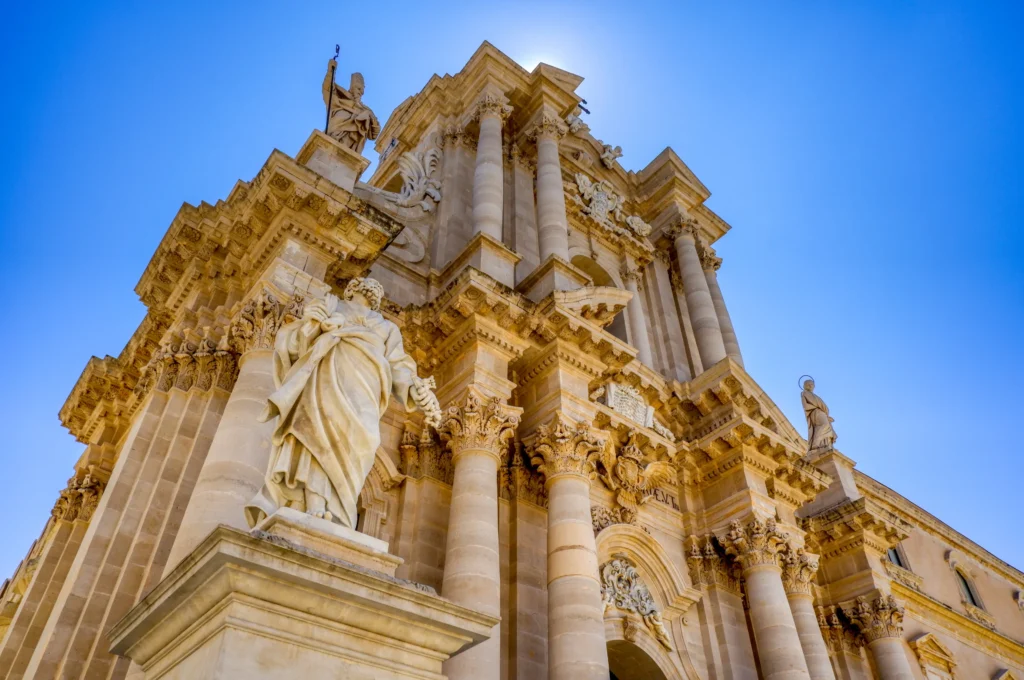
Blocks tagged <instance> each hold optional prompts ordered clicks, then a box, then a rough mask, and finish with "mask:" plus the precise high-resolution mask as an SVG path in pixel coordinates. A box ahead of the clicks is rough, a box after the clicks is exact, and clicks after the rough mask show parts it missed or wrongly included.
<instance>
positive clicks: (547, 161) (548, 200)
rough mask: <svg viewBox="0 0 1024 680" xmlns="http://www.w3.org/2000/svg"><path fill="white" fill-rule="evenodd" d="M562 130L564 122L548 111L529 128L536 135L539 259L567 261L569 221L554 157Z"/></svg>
mask: <svg viewBox="0 0 1024 680" xmlns="http://www.w3.org/2000/svg"><path fill="white" fill-rule="evenodd" d="M565 132H566V126H565V123H563V122H562V121H561V120H559V119H558V117H556V116H553V115H548V114H545V115H543V116H541V119H540V121H539V122H538V123H537V127H536V128H534V130H533V134H534V135H535V136H536V138H537V230H538V232H539V234H540V260H541V262H543V261H544V260H546V259H547V258H549V257H551V256H552V255H557V256H558V257H560V258H562V259H563V260H565V261H566V262H568V261H569V221H568V218H567V217H566V215H565V190H564V189H563V188H562V165H561V162H560V161H559V156H558V140H560V139H561V138H562V137H563V136H564V135H565Z"/></svg>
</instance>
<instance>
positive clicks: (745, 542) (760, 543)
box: [723, 517, 786, 569]
mask: <svg viewBox="0 0 1024 680" xmlns="http://www.w3.org/2000/svg"><path fill="white" fill-rule="evenodd" d="M723 543H724V544H725V550H726V552H727V553H728V554H730V555H733V556H734V557H735V558H736V559H737V560H738V561H739V563H740V564H741V565H742V566H743V569H751V568H753V567H758V566H764V565H778V560H777V556H778V554H779V551H780V549H781V548H782V547H783V546H784V545H785V543H786V535H785V534H784V533H782V532H781V531H779V530H778V529H776V528H775V520H774V519H767V520H764V521H762V520H760V519H757V518H756V517H755V518H754V519H753V520H751V521H750V522H748V523H747V525H746V526H744V525H742V524H741V523H740V522H738V521H733V523H732V524H730V525H729V533H727V534H726V535H725V540H724V541H723Z"/></svg>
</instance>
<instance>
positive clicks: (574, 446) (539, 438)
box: [529, 413, 608, 482]
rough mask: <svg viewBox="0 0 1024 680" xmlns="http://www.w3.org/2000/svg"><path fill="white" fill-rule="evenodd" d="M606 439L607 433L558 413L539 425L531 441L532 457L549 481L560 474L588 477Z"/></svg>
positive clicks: (530, 450) (532, 460)
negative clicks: (547, 421)
mask: <svg viewBox="0 0 1024 680" xmlns="http://www.w3.org/2000/svg"><path fill="white" fill-rule="evenodd" d="M607 439H608V434H607V433H604V432H602V431H601V430H596V429H593V428H591V427H590V426H589V425H588V424H587V423H585V422H583V421H573V420H571V419H569V418H567V417H566V416H564V415H562V414H561V413H556V414H555V417H554V418H553V419H552V420H551V422H550V423H548V424H547V425H541V426H540V427H539V428H537V433H536V435H534V438H533V441H531V442H530V444H529V452H530V460H531V462H532V463H533V464H534V465H535V466H537V468H538V469H539V470H540V471H541V474H543V475H544V477H545V478H546V480H547V481H548V482H550V481H551V480H552V479H553V478H555V477H558V476H560V475H578V476H581V477H586V478H587V479H589V478H590V475H591V473H592V472H593V471H594V468H595V464H596V459H597V456H598V455H599V454H600V453H601V451H602V450H603V449H604V446H605V442H606V441H607Z"/></svg>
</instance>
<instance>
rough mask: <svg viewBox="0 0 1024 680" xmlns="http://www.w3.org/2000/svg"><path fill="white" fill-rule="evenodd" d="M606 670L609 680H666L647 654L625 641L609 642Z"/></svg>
mask: <svg viewBox="0 0 1024 680" xmlns="http://www.w3.org/2000/svg"><path fill="white" fill-rule="evenodd" d="M608 669H609V671H610V673H609V677H610V678H611V680H668V676H667V675H665V672H664V671H663V670H661V667H660V666H659V665H658V663H657V662H656V661H655V660H654V659H653V658H651V656H650V655H649V654H648V653H647V652H645V651H644V650H642V649H641V648H640V647H638V646H637V645H635V644H633V643H632V642H628V641H626V640H609V642H608Z"/></svg>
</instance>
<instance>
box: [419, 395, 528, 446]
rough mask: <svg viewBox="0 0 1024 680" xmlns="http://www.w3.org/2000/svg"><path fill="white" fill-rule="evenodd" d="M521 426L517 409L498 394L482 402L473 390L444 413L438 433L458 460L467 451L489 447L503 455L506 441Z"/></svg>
mask: <svg viewBox="0 0 1024 680" xmlns="http://www.w3.org/2000/svg"><path fill="white" fill-rule="evenodd" d="M518 426H519V415H518V413H516V409H513V408H511V407H509V406H506V405H505V404H503V403H502V402H501V400H500V399H498V398H497V397H491V398H490V399H487V401H486V403H481V400H480V397H478V396H477V395H476V394H475V393H474V392H470V393H469V394H467V395H466V398H465V400H463V402H462V404H461V405H458V406H452V407H450V408H449V409H448V410H447V411H446V412H445V415H444V420H443V421H442V422H441V427H440V428H438V434H440V435H441V439H442V440H443V441H444V442H445V444H446V445H447V447H448V449H449V450H451V452H452V459H453V460H455V459H457V458H458V457H459V455H460V454H461V453H462V452H464V451H486V452H488V453H489V454H492V455H494V456H495V457H498V458H501V457H502V456H501V452H502V451H503V450H504V448H505V446H506V444H507V443H508V442H509V441H510V440H511V439H512V437H514V436H515V432H516V428H517V427H518Z"/></svg>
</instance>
